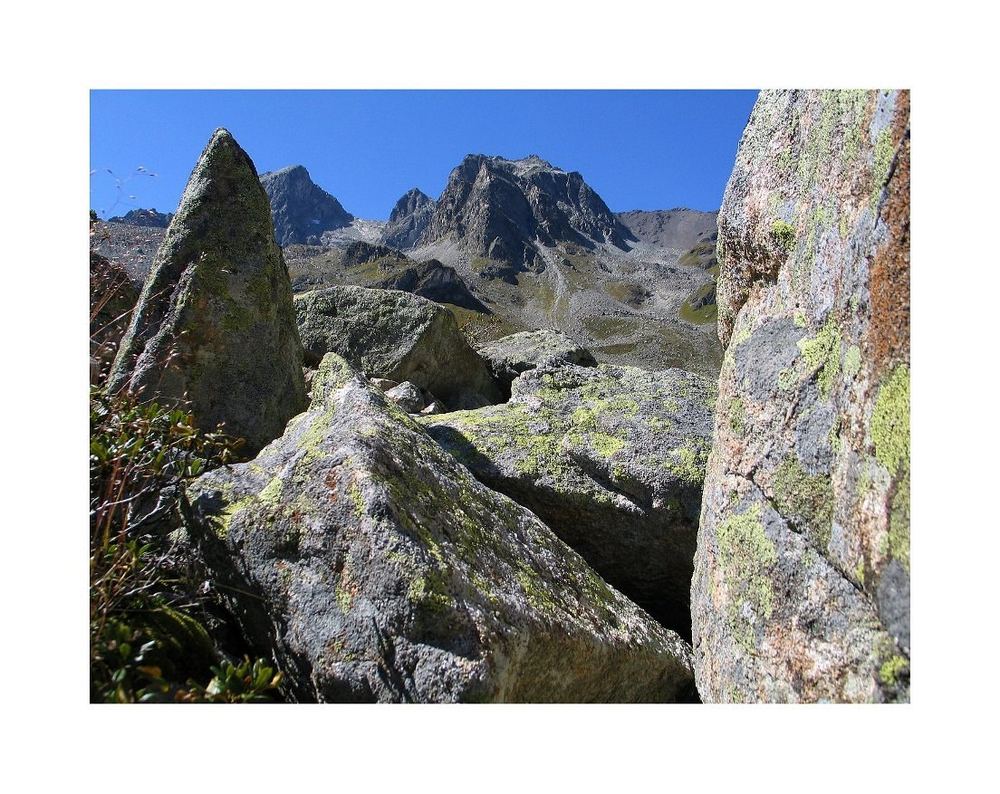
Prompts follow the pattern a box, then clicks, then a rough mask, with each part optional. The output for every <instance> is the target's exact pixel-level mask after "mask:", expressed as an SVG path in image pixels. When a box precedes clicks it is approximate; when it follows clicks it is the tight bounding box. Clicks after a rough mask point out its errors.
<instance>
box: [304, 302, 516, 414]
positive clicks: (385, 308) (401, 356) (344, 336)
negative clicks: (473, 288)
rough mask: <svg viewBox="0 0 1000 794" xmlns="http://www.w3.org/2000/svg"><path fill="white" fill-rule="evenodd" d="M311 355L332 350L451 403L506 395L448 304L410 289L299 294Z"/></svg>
mask: <svg viewBox="0 0 1000 794" xmlns="http://www.w3.org/2000/svg"><path fill="white" fill-rule="evenodd" d="M295 309H296V312H297V314H298V322H299V333H300V334H301V337H302V343H303V345H304V347H305V351H306V361H307V363H311V364H312V365H314V366H315V365H316V364H317V363H318V362H319V360H320V359H321V358H322V357H323V356H324V355H325V354H326V353H328V352H333V353H337V354H338V355H341V356H343V357H344V358H346V359H347V360H348V361H350V362H351V363H352V364H355V365H356V366H358V367H360V368H361V369H363V370H364V372H365V374H367V375H368V376H369V377H377V378H388V379H390V380H394V381H396V382H397V383H401V382H402V381H406V380H408V381H412V382H413V383H415V384H416V385H418V386H420V387H421V388H424V389H427V390H428V391H429V392H431V393H432V394H433V395H434V396H435V397H437V398H439V399H441V400H443V401H444V402H445V403H446V404H447V405H448V406H449V407H451V408H461V407H478V406H481V405H486V404H488V403H492V402H498V401H499V400H500V399H502V396H501V392H500V389H499V387H498V386H497V383H496V381H495V380H494V379H493V376H492V375H491V374H490V371H489V368H488V367H487V366H486V362H485V361H484V360H483V359H482V358H481V357H480V356H479V355H478V354H477V353H476V351H475V350H473V349H472V348H471V347H469V343H468V342H466V341H465V337H463V336H462V333H461V331H459V330H458V326H457V325H456V323H455V317H454V315H452V313H451V312H449V311H448V310H447V309H445V308H444V307H442V306H438V305H437V304H436V303H432V302H431V301H429V300H425V299H424V298H420V297H417V296H416V295H411V294H410V293H407V292H397V291H394V290H377V289H366V288H364V287H329V288H327V289H321V290H314V291H313V292H307V293H304V294H302V295H297V296H296V297H295Z"/></svg>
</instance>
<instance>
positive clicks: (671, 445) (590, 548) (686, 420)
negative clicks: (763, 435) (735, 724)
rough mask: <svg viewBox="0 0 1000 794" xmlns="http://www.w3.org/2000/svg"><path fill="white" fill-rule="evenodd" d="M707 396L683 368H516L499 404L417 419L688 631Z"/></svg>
mask: <svg viewBox="0 0 1000 794" xmlns="http://www.w3.org/2000/svg"><path fill="white" fill-rule="evenodd" d="M714 402H715V385H714V384H713V383H712V382H711V381H709V380H708V379H707V378H703V377H701V376H699V375H693V374H691V373H688V372H682V371H681V370H676V369H674V370H666V371H663V372H647V371H645V370H640V369H635V368H632V367H609V366H601V367H600V368H586V367H579V366H572V365H570V366H563V367H551V368H549V367H545V368H539V369H533V370H531V371H529V372H526V373H525V374H523V375H521V376H520V377H519V378H518V379H517V380H515V381H514V384H513V394H512V396H511V399H510V402H508V403H506V404H505V405H496V406H491V407H488V408H482V409H479V410H477V411H460V412H457V413H450V414H444V415H441V416H435V417H431V418H429V419H426V420H421V421H422V422H423V423H424V424H425V427H427V429H428V432H429V433H430V434H431V436H432V437H433V438H434V439H435V440H436V441H437V442H438V443H440V444H441V445H442V446H443V447H444V448H445V449H447V450H448V451H449V452H451V453H452V454H453V455H455V457H456V458H457V459H458V460H459V461H460V462H461V463H463V464H465V465H466V466H467V467H468V468H469V469H470V471H472V473H473V474H475V475H476V477H477V478H478V479H480V480H482V482H484V483H485V484H486V485H489V486H490V487H491V488H494V489H495V490H498V491H500V492H501V493H505V494H507V495H508V496H510V497H511V498H512V499H514V500H515V501H516V502H518V503H519V504H522V505H524V506H525V507H528V508H529V509H531V510H532V511H533V512H534V513H535V514H536V515H537V516H538V517H539V518H541V519H542V520H543V521H544V522H545V523H546V524H547V525H548V526H550V527H551V528H552V529H553V531H555V533H556V534H557V535H559V537H560V538H562V539H563V540H564V541H566V542H567V543H568V544H569V545H570V546H572V547H573V548H574V549H575V550H576V551H578V552H579V553H580V554H581V556H583V558H584V559H585V560H587V561H588V562H589V563H590V564H591V565H593V566H594V569H595V570H596V571H597V572H598V573H599V574H601V576H603V577H604V579H606V580H607V581H608V582H609V583H610V584H612V585H613V586H614V587H616V588H618V589H619V590H621V591H622V592H623V593H625V594H626V595H628V596H629V597H630V598H631V599H633V600H634V601H635V602H636V603H637V604H639V605H640V606H641V607H643V608H644V609H646V610H647V611H648V612H649V613H650V614H652V615H653V616H654V617H656V618H657V619H658V620H660V621H661V622H662V623H663V624H664V625H666V626H668V627H670V628H672V629H675V630H677V631H679V632H681V633H682V634H684V635H687V634H688V633H689V632H690V624H691V613H690V600H689V599H690V582H691V572H692V568H693V564H694V552H695V539H696V535H697V531H698V514H699V511H700V509H701V489H702V480H703V479H704V476H705V461H706V458H707V456H708V451H709V448H710V446H711V442H712V406H713V405H714Z"/></svg>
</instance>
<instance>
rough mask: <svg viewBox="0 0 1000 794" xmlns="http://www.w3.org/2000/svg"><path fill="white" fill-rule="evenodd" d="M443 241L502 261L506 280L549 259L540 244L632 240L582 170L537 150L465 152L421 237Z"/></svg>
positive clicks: (618, 243) (620, 243)
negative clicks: (514, 154) (515, 154)
mask: <svg viewBox="0 0 1000 794" xmlns="http://www.w3.org/2000/svg"><path fill="white" fill-rule="evenodd" d="M484 172H485V175H486V178H484V177H483V176H482V175H483V174H484ZM445 238H450V239H453V240H457V241H460V243H461V245H462V246H463V247H464V248H465V249H466V251H467V252H468V253H470V254H472V255H473V256H479V257H485V258H488V259H491V260H494V261H497V262H501V263H505V266H504V267H502V268H501V270H500V271H497V273H498V274H499V275H501V277H503V278H504V279H507V280H513V279H514V278H516V273H517V271H519V270H525V269H532V268H535V267H536V265H537V263H538V262H539V261H540V260H544V257H542V256H541V248H551V247H555V246H558V245H560V244H565V243H571V244H573V245H577V246H580V247H582V248H586V249H593V248H595V247H596V246H598V245H603V244H610V245H613V246H616V247H618V248H621V249H627V241H629V240H632V239H633V237H632V235H631V233H630V232H629V230H628V229H627V228H626V227H625V226H624V225H623V224H622V223H621V221H619V220H618V218H617V217H615V215H614V213H612V212H611V210H610V209H608V206H607V204H605V203H604V201H603V200H602V199H601V197H600V196H599V195H597V193H596V192H595V191H594V190H593V189H592V188H591V187H590V186H589V185H588V184H587V183H586V182H585V181H584V179H583V177H582V176H581V175H580V174H579V173H577V172H575V171H572V172H567V171H564V170H562V169H560V168H557V167H555V166H553V165H552V164H551V163H549V162H547V161H546V160H543V159H542V158H541V157H539V156H538V155H537V154H531V155H528V156H527V157H523V158H521V159H520V160H508V159H506V158H504V157H497V156H490V155H484V154H470V155H467V156H466V157H465V158H464V159H463V160H462V162H461V163H460V164H459V165H458V167H456V168H455V169H454V170H452V172H451V175H450V176H449V178H448V185H447V187H445V190H444V193H442V194H441V198H440V199H438V202H437V207H436V208H435V211H434V215H433V217H432V218H431V220H430V222H429V223H428V226H427V230H426V231H425V232H424V234H423V236H422V237H421V240H420V242H421V243H432V242H435V241H437V240H441V239H445Z"/></svg>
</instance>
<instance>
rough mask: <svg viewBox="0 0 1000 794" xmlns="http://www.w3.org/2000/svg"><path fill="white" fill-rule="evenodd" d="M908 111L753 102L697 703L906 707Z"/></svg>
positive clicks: (706, 518)
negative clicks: (852, 703) (859, 703)
mask: <svg viewBox="0 0 1000 794" xmlns="http://www.w3.org/2000/svg"><path fill="white" fill-rule="evenodd" d="M909 158H910V137H909V95H908V93H907V92H898V91H819V92H817V91H765V92H762V93H761V95H760V98H759V99H758V102H757V105H756V106H755V108H754V111H753V114H752V115H751V118H750V122H749V125H748V126H747V128H746V131H745V132H744V134H743V139H742V142H741V144H740V148H739V152H738V154H737V158H736V165H735V168H734V170H733V174H732V176H731V178H730V180H729V184H728V187H727V188H726V193H725V198H724V200H723V206H722V210H721V212H720V216H719V246H718V250H719V261H720V265H721V272H720V277H719V281H718V311H719V334H720V338H721V340H722V342H723V344H725V345H727V351H726V355H725V360H724V363H723V367H722V372H721V375H720V380H719V403H718V407H717V409H716V425H715V439H714V445H713V449H712V454H711V456H710V458H709V464H708V473H707V475H706V480H705V495H704V503H703V512H702V517H701V527H700V532H699V538H698V554H697V558H696V567H695V576H694V580H693V583H692V591H691V598H692V612H693V623H694V625H693V629H694V644H695V655H696V672H697V679H698V688H699V691H700V693H701V695H702V697H703V699H705V700H706V701H741V700H742V701H821V700H833V701H876V702H877V701H894V700H907V699H908V697H909V643H910V639H909V568H910V559H909V557H910V555H909V547H910V544H909V512H910V504H909V490H910V486H909V476H910V454H909V444H910V441H909V359H910V353H909V163H910V159H909Z"/></svg>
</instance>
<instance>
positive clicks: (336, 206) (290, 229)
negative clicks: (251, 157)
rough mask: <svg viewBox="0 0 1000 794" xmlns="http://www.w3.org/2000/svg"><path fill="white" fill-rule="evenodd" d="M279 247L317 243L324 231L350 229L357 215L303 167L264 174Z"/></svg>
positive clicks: (262, 178)
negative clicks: (315, 181)
mask: <svg viewBox="0 0 1000 794" xmlns="http://www.w3.org/2000/svg"><path fill="white" fill-rule="evenodd" d="M260 182H261V184H262V185H263V186H264V190H265V191H267V197H268V199H269V201H270V202H271V214H272V217H273V219H274V234H275V237H276V239H277V241H278V245H281V246H286V245H291V244H293V243H305V244H309V245H315V244H318V243H319V242H320V241H321V238H322V236H323V232H326V231H331V230H334V229H340V228H343V227H346V226H350V225H351V222H352V221H353V220H354V216H353V215H351V213H349V212H348V211H347V210H345V209H344V208H343V207H342V206H341V204H340V202H339V201H337V199H335V198H334V197H333V196H331V195H330V194H329V193H327V192H326V191H325V190H323V189H322V188H321V187H319V186H318V185H316V184H315V183H314V182H313V181H312V179H311V178H310V177H309V172H308V171H307V170H306V169H305V168H304V167H303V166H301V165H292V166H288V167H287V168H282V169H281V170H279V171H269V172H268V173H266V174H261V176H260Z"/></svg>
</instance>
